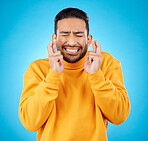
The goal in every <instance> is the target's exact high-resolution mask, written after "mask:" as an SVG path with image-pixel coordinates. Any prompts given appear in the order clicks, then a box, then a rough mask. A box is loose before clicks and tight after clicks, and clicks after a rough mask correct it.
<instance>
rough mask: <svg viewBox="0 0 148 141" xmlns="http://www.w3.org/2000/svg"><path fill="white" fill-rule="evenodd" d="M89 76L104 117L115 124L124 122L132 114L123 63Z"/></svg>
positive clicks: (115, 63) (115, 62)
mask: <svg viewBox="0 0 148 141" xmlns="http://www.w3.org/2000/svg"><path fill="white" fill-rule="evenodd" d="M106 72H107V73H106V74H105V73H104V72H102V71H101V69H99V70H98V71H97V72H95V73H93V74H87V75H88V79H89V82H90V84H91V89H92V91H93V94H94V96H95V102H96V104H97V106H98V107H99V108H100V109H101V111H102V113H103V115H104V116H105V117H106V118H107V120H109V121H110V122H111V123H113V124H120V123H122V122H124V121H125V120H126V119H127V117H128V115H129V112H130V101H129V98H128V94H127V91H126V89H125V87H124V82H123V75H122V69H121V63H120V62H119V61H115V60H114V63H113V65H111V66H110V67H109V68H108V70H107V71H106Z"/></svg>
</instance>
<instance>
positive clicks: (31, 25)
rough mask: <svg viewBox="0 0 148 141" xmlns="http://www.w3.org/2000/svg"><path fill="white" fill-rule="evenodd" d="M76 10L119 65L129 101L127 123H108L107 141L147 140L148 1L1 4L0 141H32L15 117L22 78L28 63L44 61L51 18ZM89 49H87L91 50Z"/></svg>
mask: <svg viewBox="0 0 148 141" xmlns="http://www.w3.org/2000/svg"><path fill="white" fill-rule="evenodd" d="M68 7H75V8H80V9H82V10H84V11H85V12H86V13H88V16H89V18H90V21H89V24H90V33H91V34H92V35H93V38H94V39H96V40H97V41H98V42H99V43H100V45H101V46H102V51H106V52H109V53H110V54H111V55H113V56H114V57H115V58H117V59H118V60H119V61H120V62H121V65H122V70H123V76H124V82H125V87H126V89H127V91H128V94H129V98H130V101H131V112H130V115H129V117H128V119H127V120H126V121H125V122H124V123H122V124H120V125H113V124H111V123H109V126H108V131H107V136H108V139H109V141H132V140H134V141H136V140H137V141H139V140H141V141H142V140H146V138H147V135H146V134H147V126H148V120H147V119H148V113H147V109H148V96H147V95H148V90H147V89H146V86H148V75H147V72H148V69H147V68H148V57H147V55H148V49H147V48H148V38H147V35H148V27H147V25H148V10H147V9H148V1H146V0H89V1H86V0H81V1H80V0H74V1H73V0H52V1H50V0H13V1H12V0H11V1H10V0H1V1H0V66H1V67H0V75H1V76H0V79H1V81H0V90H1V92H0V139H1V140H2V141H35V140H36V132H30V131H28V130H26V129H25V128H24V127H23V125H22V124H21V122H20V120H19V117H18V107H19V101H20V96H21V93H22V88H23V74H24V72H25V71H26V69H27V67H28V66H29V65H30V63H31V62H33V61H35V60H37V59H42V58H47V57H48V53H47V45H48V43H49V42H50V41H51V37H52V33H53V32H54V17H55V15H56V14H57V13H58V12H59V11H60V10H62V9H64V8H68ZM91 49H92V46H90V47H89V50H91Z"/></svg>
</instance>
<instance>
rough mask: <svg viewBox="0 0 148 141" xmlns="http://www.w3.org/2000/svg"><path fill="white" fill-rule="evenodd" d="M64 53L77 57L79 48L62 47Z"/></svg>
mask: <svg viewBox="0 0 148 141" xmlns="http://www.w3.org/2000/svg"><path fill="white" fill-rule="evenodd" d="M64 51H65V52H66V53H68V54H75V55H77V54H78V52H79V51H80V47H64Z"/></svg>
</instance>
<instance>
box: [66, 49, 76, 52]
mask: <svg viewBox="0 0 148 141" xmlns="http://www.w3.org/2000/svg"><path fill="white" fill-rule="evenodd" d="M66 50H67V51H69V52H77V51H78V49H77V50H72V49H66Z"/></svg>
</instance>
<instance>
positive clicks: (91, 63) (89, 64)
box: [84, 39, 102, 74]
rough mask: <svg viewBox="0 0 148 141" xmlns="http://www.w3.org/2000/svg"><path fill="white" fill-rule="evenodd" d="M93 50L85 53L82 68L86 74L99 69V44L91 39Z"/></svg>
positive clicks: (100, 58)
mask: <svg viewBox="0 0 148 141" xmlns="http://www.w3.org/2000/svg"><path fill="white" fill-rule="evenodd" d="M92 47H93V52H90V53H89V54H87V55H86V58H85V63H84V70H85V71H86V72H87V73H88V74H92V73H94V72H96V71H98V70H99V67H100V64H101V60H102V57H101V46H100V44H99V43H98V42H97V41H96V40H94V39H93V40H92Z"/></svg>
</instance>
